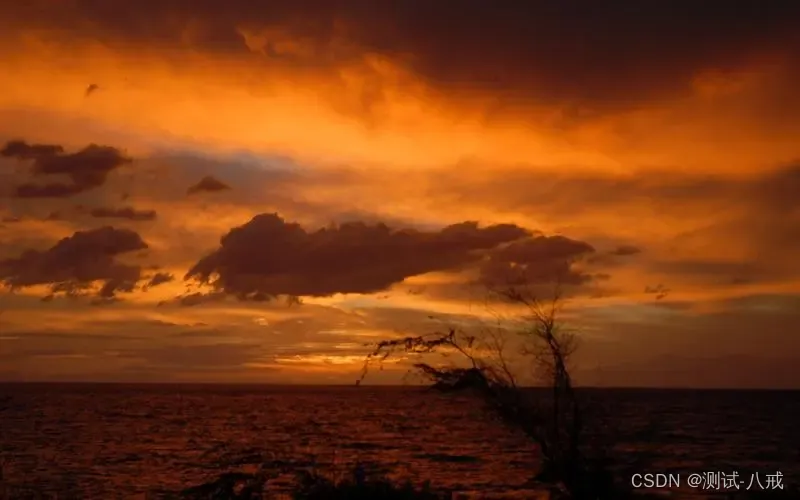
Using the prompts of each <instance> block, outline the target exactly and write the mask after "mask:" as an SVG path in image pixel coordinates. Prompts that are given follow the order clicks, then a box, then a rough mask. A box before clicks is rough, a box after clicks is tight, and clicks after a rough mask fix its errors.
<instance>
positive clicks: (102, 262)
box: [0, 226, 148, 298]
mask: <svg viewBox="0 0 800 500" xmlns="http://www.w3.org/2000/svg"><path fill="white" fill-rule="evenodd" d="M146 248H148V246H147V244H146V243H145V242H144V241H143V240H142V238H141V236H139V234H137V233H136V232H134V231H131V230H128V229H115V228H113V227H110V226H105V227H101V228H98V229H93V230H89V231H78V232H76V233H75V234H73V235H72V236H70V237H67V238H64V239H62V240H60V241H59V242H57V243H56V244H55V245H53V246H52V247H50V248H49V249H47V250H45V251H38V250H26V251H25V252H23V253H22V255H20V256H19V257H17V258H10V259H5V260H2V261H0V280H2V283H3V284H5V285H6V286H8V287H10V288H11V289H19V288H25V287H31V286H36V285H47V286H49V287H50V289H51V292H52V293H53V294H59V293H63V294H67V295H83V294H85V293H86V292H87V291H88V290H89V289H91V288H92V286H93V285H94V284H95V283H96V282H103V284H102V286H101V288H100V289H99V290H98V291H97V295H98V296H99V297H102V298H112V297H114V296H115V294H116V293H117V292H120V291H122V292H129V291H131V290H132V289H133V287H134V285H135V284H136V283H137V282H138V281H139V280H140V277H141V268H140V267H139V266H135V265H129V264H124V263H121V262H119V261H118V260H117V258H118V257H120V256H122V255H124V254H128V253H131V252H135V251H138V250H144V249H146Z"/></svg>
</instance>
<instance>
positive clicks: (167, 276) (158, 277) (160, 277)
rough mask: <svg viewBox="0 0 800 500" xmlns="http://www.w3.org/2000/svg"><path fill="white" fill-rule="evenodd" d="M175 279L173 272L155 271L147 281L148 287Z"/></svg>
mask: <svg viewBox="0 0 800 500" xmlns="http://www.w3.org/2000/svg"><path fill="white" fill-rule="evenodd" d="M174 280H175V276H174V275H172V274H171V273H155V274H154V275H153V276H152V277H151V278H150V280H149V281H148V282H147V287H148V288H151V287H154V286H158V285H163V284H164V283H169V282H170V281H174Z"/></svg>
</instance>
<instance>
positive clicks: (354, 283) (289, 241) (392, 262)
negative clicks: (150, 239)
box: [185, 214, 530, 300]
mask: <svg viewBox="0 0 800 500" xmlns="http://www.w3.org/2000/svg"><path fill="white" fill-rule="evenodd" d="M529 234H530V233H529V231H527V230H525V229H523V228H520V227H518V226H515V225H511V224H503V225H494V226H488V227H483V228H480V227H478V225H477V224H476V223H472V222H464V223H461V224H454V225H451V226H448V227H445V228H444V229H441V230H440V231H436V232H424V231H417V230H392V229H390V228H389V227H387V226H385V225H381V224H376V225H367V224H363V223H355V222H353V223H345V224H341V225H339V226H333V227H328V228H323V229H319V230H316V231H313V232H308V231H306V230H305V229H303V228H302V227H301V226H300V225H298V224H296V223H290V222H286V221H284V220H283V219H282V218H281V217H280V216H278V215H277V214H261V215H258V216H256V217H254V218H253V219H251V220H250V221H249V222H248V223H247V224H244V225H243V226H240V227H236V228H234V229H232V230H231V231H229V232H228V234H226V235H225V236H223V237H222V239H221V240H220V247H219V248H218V249H217V250H215V251H214V252H212V253H211V254H209V255H207V256H205V257H203V258H202V259H201V260H200V261H198V262H197V263H196V264H195V265H194V266H193V267H192V268H191V269H190V270H189V272H188V273H186V276H185V279H187V280H196V281H199V282H203V283H208V282H210V284H211V285H212V286H213V287H214V288H216V289H218V290H221V291H225V292H227V293H229V294H232V295H236V296H240V297H243V298H251V299H262V300H263V299H266V298H270V297H273V296H277V295H294V296H327V295H332V294H335V293H370V292H376V291H380V290H383V289H385V288H387V287H389V286H390V285H392V284H394V283H399V282H400V281H402V280H404V279H405V278H408V277H410V276H415V275H419V274H424V273H427V272H430V271H435V270H446V269H456V268H459V267H461V266H464V265H466V264H470V263H474V262H477V261H478V260H479V259H480V258H481V255H482V254H481V252H485V251H488V250H491V249H493V248H496V247H497V246H499V245H501V244H504V243H509V242H512V241H514V240H517V239H519V238H522V237H525V236H527V235H529Z"/></svg>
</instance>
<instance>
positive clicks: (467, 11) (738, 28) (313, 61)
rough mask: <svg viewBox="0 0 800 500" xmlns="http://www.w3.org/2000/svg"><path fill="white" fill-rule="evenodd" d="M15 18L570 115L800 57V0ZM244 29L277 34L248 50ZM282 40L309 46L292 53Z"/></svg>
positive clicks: (100, 12) (311, 1)
mask: <svg viewBox="0 0 800 500" xmlns="http://www.w3.org/2000/svg"><path fill="white" fill-rule="evenodd" d="M7 17H8V19H13V23H11V22H10V21H9V22H7V23H3V25H4V28H5V29H6V30H7V31H10V32H11V33H15V32H16V31H19V30H25V29H35V28H58V29H57V30H53V29H50V30H49V31H48V32H49V33H50V36H57V34H60V35H62V36H64V38H65V39H68V38H69V37H70V36H72V35H74V34H80V35H81V36H82V37H85V38H91V39H95V40H99V41H101V42H103V43H104V44H107V45H109V46H112V47H130V46H131V44H141V45H145V44H147V45H152V46H161V47H164V46H169V47H170V48H173V49H175V48H181V47H183V48H185V49H193V50H204V51H207V52H211V53H217V54H225V55H229V56H230V55H238V56H240V57H247V56H250V57H252V58H254V59H255V58H258V59H260V60H261V62H262V63H270V64H272V65H287V66H288V65H291V66H292V67H293V68H295V69H297V68H302V69H304V70H306V71H311V70H312V69H313V70H315V71H324V70H326V69H327V70H330V69H333V68H335V67H337V66H339V65H341V64H347V63H351V62H352V61H353V60H355V59H357V58H358V57H361V56H363V55H364V54H374V55H378V56H383V57H388V58H393V59H398V60H401V61H402V62H404V63H405V64H407V65H409V66H410V67H411V69H412V70H413V71H414V72H416V73H417V74H419V75H421V76H422V77H423V78H425V79H426V80H427V81H428V82H430V83H432V84H433V85H436V86H438V87H439V88H441V89H443V90H446V91H447V92H453V91H458V90H464V91H468V92H470V93H472V92H476V91H478V92H480V91H488V92H492V93H494V94H496V95H499V96H507V97H508V98H509V99H508V102H519V101H518V99H519V98H526V99H538V100H541V101H544V102H547V103H553V102H560V103H563V104H568V105H572V106H574V107H575V110H576V112H587V111H588V112H592V111H593V110H594V111H598V110H599V111H602V110H603V109H607V108H609V107H619V106H626V105H629V104H633V103H638V104H641V103H646V102H652V100H654V99H657V98H659V97H665V96H672V95H676V94H681V93H684V92H687V91H688V90H689V87H690V81H691V79H692V77H693V76H694V75H695V74H696V73H697V72H699V71H702V70H704V69H715V70H718V71H722V72H725V71H730V70H736V69H739V68H740V67H741V66H742V65H744V64H746V63H748V62H749V61H751V60H753V59H754V58H757V57H759V56H764V55H765V54H767V55H771V54H776V53H777V54H782V55H787V56H789V57H790V58H791V56H792V55H794V56H797V55H798V53H799V52H800V50H799V49H798V47H800V38H798V36H797V27H798V24H800V23H798V19H800V5H798V4H797V3H795V2H770V3H768V4H766V3H764V2H761V1H758V0H741V1H739V2H728V1H724V0H709V1H704V2H648V3H646V4H643V3H641V2H636V1H634V0H628V1H612V2H604V3H603V4H602V5H601V4H598V3H596V2H593V1H591V0H579V1H570V2H513V3H505V2H504V3H498V2H492V1H491V0H463V1H460V2H459V3H458V6H453V5H451V4H449V3H447V2H419V1H413V0H410V1H390V2H380V3H379V4H376V3H374V2H369V1H366V0H345V1H342V2H327V1H325V0H304V1H289V0H283V1H278V2H269V3H264V2H250V1H245V0H231V1H228V2H224V3H220V2H213V1H211V0H197V1H195V2H184V1H182V0H167V1H163V0H143V1H142V2H136V3H134V4H129V3H126V2H121V1H115V2H108V3H104V4H102V5H99V4H97V3H96V2H92V1H90V0H82V1H77V2H71V3H69V4H63V5H62V4H58V3H52V2H44V1H42V0H40V1H38V2H26V3H21V2H17V3H15V4H14V5H13V7H11V8H10V11H9V15H8V16H7ZM237 27H239V28H243V29H245V30H247V31H249V32H251V33H258V32H263V31H265V30H271V31H269V32H270V33H271V36H267V37H266V40H265V41H264V43H263V47H256V48H255V50H258V54H254V53H253V52H251V49H248V47H247V40H246V39H245V37H244V36H242V34H241V32H240V30H237ZM189 34H190V35H191V36H189ZM287 40H292V41H298V40H299V41H300V42H302V43H303V46H304V49H303V50H302V51H299V50H294V51H292V50H287V49H286V47H287V46H288V45H289V44H287V43H286V41H287ZM372 94H377V95H378V96H380V89H379V88H378V89H377V90H376V89H372V90H371V91H370V95H372ZM365 95H366V94H365Z"/></svg>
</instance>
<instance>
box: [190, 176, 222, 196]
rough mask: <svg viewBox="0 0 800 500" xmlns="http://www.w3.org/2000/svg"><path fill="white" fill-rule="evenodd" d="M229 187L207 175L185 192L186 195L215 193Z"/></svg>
mask: <svg viewBox="0 0 800 500" xmlns="http://www.w3.org/2000/svg"><path fill="white" fill-rule="evenodd" d="M228 189H230V186H228V185H227V184H225V183H224V182H222V181H221V180H219V179H217V178H216V177H214V176H211V175H207V176H205V177H203V178H202V179H200V181H198V183H197V184H194V185H192V186H190V187H189V189H187V190H186V194H195V193H200V192H209V193H215V192H218V191H226V190H228Z"/></svg>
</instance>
